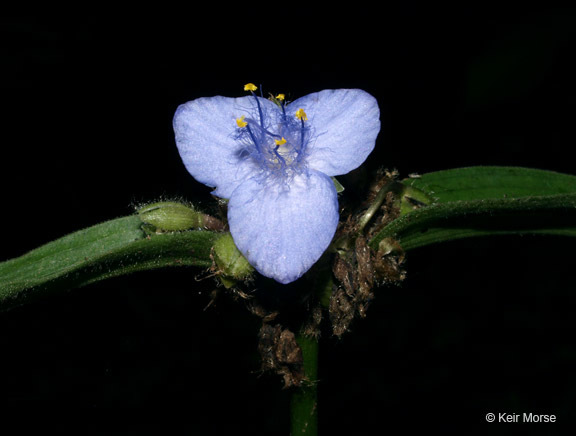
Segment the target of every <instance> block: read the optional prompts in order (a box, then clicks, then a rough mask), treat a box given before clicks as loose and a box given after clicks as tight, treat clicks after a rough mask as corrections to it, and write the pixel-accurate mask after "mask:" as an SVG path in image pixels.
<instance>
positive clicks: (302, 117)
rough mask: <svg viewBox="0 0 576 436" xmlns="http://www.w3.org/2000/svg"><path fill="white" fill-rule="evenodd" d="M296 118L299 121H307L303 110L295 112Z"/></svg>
mask: <svg viewBox="0 0 576 436" xmlns="http://www.w3.org/2000/svg"><path fill="white" fill-rule="evenodd" d="M296 118H298V119H299V120H301V121H308V115H306V112H304V109H302V108H300V109H298V110H297V111H296Z"/></svg>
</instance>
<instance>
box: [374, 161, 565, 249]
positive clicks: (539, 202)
mask: <svg viewBox="0 0 576 436" xmlns="http://www.w3.org/2000/svg"><path fill="white" fill-rule="evenodd" d="M404 184H405V185H406V186H407V187H408V188H409V190H408V189H407V190H406V192H405V195H411V192H409V191H412V190H414V189H416V190H419V191H420V192H421V194H423V195H424V196H427V197H430V198H432V199H433V202H432V204H430V205H424V206H423V207H420V208H417V209H415V210H412V211H410V212H408V213H405V214H404V215H402V216H401V217H400V218H398V219H396V220H394V221H393V222H391V223H390V224H389V225H387V226H386V227H385V228H384V229H382V230H381V231H380V232H379V233H378V234H377V235H376V236H375V237H374V238H373V239H372V240H371V241H370V245H371V246H372V247H373V248H377V247H378V244H379V243H380V242H381V241H382V240H384V239H385V238H394V239H398V240H399V241H400V244H401V245H402V247H403V248H404V250H411V249H413V248H417V247H422V246H424V245H429V244H433V243H438V242H443V241H448V240H453V239H460V238H467V237H476V236H487V235H501V234H547V235H563V236H576V177H575V176H571V175H568V174H562V173H556V172H552V171H544V170H535V169H529V168H516V167H470V168H458V169H453V170H446V171H439V172H435V173H429V174H424V175H422V176H421V177H419V178H414V179H407V180H405V181H404Z"/></svg>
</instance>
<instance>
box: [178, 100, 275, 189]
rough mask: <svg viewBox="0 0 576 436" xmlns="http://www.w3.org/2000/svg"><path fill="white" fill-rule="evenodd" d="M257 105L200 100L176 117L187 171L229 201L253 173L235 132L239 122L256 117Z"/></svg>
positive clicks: (183, 106)
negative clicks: (242, 117)
mask: <svg viewBox="0 0 576 436" xmlns="http://www.w3.org/2000/svg"><path fill="white" fill-rule="evenodd" d="M260 100H261V101H262V102H264V103H263V104H266V102H267V100H265V99H260ZM255 102H256V100H255V99H254V97H241V98H228V97H221V96H217V97H209V98H198V99H196V100H192V101H189V102H188V103H185V104H183V105H181V106H179V107H178V109H177V110H176V113H175V115H174V120H173V126H174V132H175V135H176V145H177V146H178V151H179V152H180V156H181V157H182V161H183V162H184V165H185V166H186V169H187V170H188V172H190V174H192V176H194V178H195V179H196V180H198V181H199V182H201V183H204V184H205V185H208V186H211V187H215V188H216V189H215V190H214V191H213V193H214V194H215V195H218V196H219V197H223V198H229V197H230V195H232V192H233V191H234V189H236V187H237V186H238V185H239V184H240V183H241V182H242V181H243V180H244V179H245V178H246V176H247V174H248V173H249V172H250V171H253V162H252V160H251V159H246V158H243V157H242V154H241V151H242V143H241V142H240V141H237V140H236V139H235V132H236V127H237V123H236V119H238V118H240V117H241V116H242V115H248V114H251V113H253V112H254V110H255V107H254V106H255ZM267 103H270V104H273V103H271V102H267Z"/></svg>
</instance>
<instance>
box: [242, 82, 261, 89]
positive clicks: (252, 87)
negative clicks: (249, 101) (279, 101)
mask: <svg viewBox="0 0 576 436" xmlns="http://www.w3.org/2000/svg"><path fill="white" fill-rule="evenodd" d="M257 89H258V87H257V86H256V85H254V84H253V83H247V84H246V85H244V91H256V90H257Z"/></svg>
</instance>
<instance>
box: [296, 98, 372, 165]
mask: <svg viewBox="0 0 576 436" xmlns="http://www.w3.org/2000/svg"><path fill="white" fill-rule="evenodd" d="M289 108H290V111H291V112H296V111H297V110H298V109H299V108H302V109H304V111H305V112H306V114H307V116H308V121H307V122H308V123H310V126H311V128H312V138H311V140H310V142H309V143H308V150H307V152H308V156H307V161H308V165H309V167H310V168H312V169H315V170H318V171H321V172H323V173H324V174H327V175H329V176H337V175H340V174H346V173H348V172H350V171H352V170H353V169H355V168H357V167H359V166H360V165H361V164H362V163H363V162H364V161H365V160H366V158H367V157H368V155H369V154H370V153H371V152H372V150H373V149H374V144H375V142H376V137H377V136H378V132H379V131H380V110H379V108H378V102H377V101H376V99H375V98H374V97H373V96H371V95H370V94H368V93H367V92H365V91H362V90H360V89H327V90H324V91H320V92H316V93H313V94H309V95H307V96H305V97H302V98H299V99H298V100H295V101H294V102H292V103H290V106H289Z"/></svg>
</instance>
